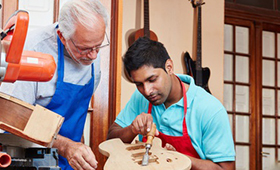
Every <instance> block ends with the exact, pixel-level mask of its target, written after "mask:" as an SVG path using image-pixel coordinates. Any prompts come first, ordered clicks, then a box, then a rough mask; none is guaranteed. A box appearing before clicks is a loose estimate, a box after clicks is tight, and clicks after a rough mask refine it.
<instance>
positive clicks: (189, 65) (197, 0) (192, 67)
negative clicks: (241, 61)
mask: <svg viewBox="0 0 280 170" xmlns="http://www.w3.org/2000/svg"><path fill="white" fill-rule="evenodd" d="M191 3H192V6H193V8H194V21H193V32H194V33H193V54H192V56H193V57H196V58H194V59H195V60H193V59H192V58H191V57H190V55H189V53H188V52H186V53H185V54H184V61H185V65H186V70H187V74H188V75H190V76H192V77H193V78H194V80H195V84H196V85H198V86H201V87H202V88H204V89H205V90H206V91H207V92H209V93H210V94H211V92H210V90H209V87H208V81H209V78H210V69H209V68H208V67H205V68H202V66H201V5H203V4H205V3H204V2H202V0H191Z"/></svg>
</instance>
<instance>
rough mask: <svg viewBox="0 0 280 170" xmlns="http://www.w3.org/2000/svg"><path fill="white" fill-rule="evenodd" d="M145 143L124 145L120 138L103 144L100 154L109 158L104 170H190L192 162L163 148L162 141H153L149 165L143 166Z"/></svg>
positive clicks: (156, 139)
mask: <svg viewBox="0 0 280 170" xmlns="http://www.w3.org/2000/svg"><path fill="white" fill-rule="evenodd" d="M145 151H146V150H145V143H142V142H141V143H138V144H124V143H123V142H122V141H121V140H120V139H119V138H115V139H111V140H107V141H104V142H102V143H101V144H100V145H99V152H100V153H102V154H103V155H105V156H107V157H108V160H107V162H106V163H105V165H104V170H112V169H114V170H126V169H129V170H142V169H143V170H156V169H158V170H163V169H168V170H189V169H191V160H190V159H189V158H188V157H187V156H186V155H184V154H181V153H179V152H176V151H169V150H166V149H164V148H162V147H161V140H160V139H159V138H157V137H155V138H154V140H153V146H152V148H151V149H150V151H149V164H148V165H147V166H142V165H141V163H142V158H143V155H144V153H145Z"/></svg>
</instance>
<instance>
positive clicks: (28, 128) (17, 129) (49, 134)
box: [0, 93, 64, 147]
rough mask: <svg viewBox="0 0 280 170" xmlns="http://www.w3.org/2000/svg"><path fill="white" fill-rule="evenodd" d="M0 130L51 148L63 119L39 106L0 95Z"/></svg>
mask: <svg viewBox="0 0 280 170" xmlns="http://www.w3.org/2000/svg"><path fill="white" fill-rule="evenodd" d="M0 109H1V111H0V129H2V130H5V131H8V132H10V133H12V134H14V135H17V136H19V137H21V138H24V139H26V140H29V141H31V142H34V143H37V144H39V145H43V146H47V147H51V146H52V144H53V141H54V139H55V137H56V135H57V133H58V131H59V130H60V127H61V125H62V123H63V121H64V118H63V117H62V116H60V115H58V114H56V113H54V112H52V111H50V110H48V109H46V108H44V107H42V106H40V105H36V106H33V105H31V104H28V103H26V102H24V101H22V100H19V99H16V98H14V97H11V96H9V95H6V94H4V93H0Z"/></svg>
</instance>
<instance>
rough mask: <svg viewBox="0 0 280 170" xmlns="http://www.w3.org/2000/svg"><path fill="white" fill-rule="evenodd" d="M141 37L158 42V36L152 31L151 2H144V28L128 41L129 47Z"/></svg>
mask: <svg viewBox="0 0 280 170" xmlns="http://www.w3.org/2000/svg"><path fill="white" fill-rule="evenodd" d="M140 37H147V38H149V39H151V40H154V41H157V40H158V38H157V35H156V34H155V33H154V32H153V31H151V30H150V19H149V0H144V28H142V29H139V30H137V31H136V32H134V33H132V34H131V35H130V37H129V40H128V44H129V46H131V45H132V43H133V42H134V41H136V40H137V39H138V38H140Z"/></svg>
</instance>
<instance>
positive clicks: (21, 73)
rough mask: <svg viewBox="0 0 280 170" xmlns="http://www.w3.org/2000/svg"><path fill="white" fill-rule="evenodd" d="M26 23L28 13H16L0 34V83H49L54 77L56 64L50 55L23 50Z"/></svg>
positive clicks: (20, 11)
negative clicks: (19, 81) (20, 81)
mask: <svg viewBox="0 0 280 170" xmlns="http://www.w3.org/2000/svg"><path fill="white" fill-rule="evenodd" d="M28 22H29V15H28V12H26V11H22V10H19V11H16V12H15V13H14V14H13V15H12V16H11V17H10V18H9V20H8V22H7V24H6V25H5V27H4V29H3V31H2V32H1V33H0V36H1V48H0V49H2V52H1V55H0V82H1V81H5V82H15V81H16V80H24V81H49V80H51V78H52V77H53V75H54V72H55V70H56V64H55V61H54V59H53V57H52V56H51V55H49V54H44V53H40V52H35V51H24V50H23V47H24V43H25V38H26V34H27V29H28Z"/></svg>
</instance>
